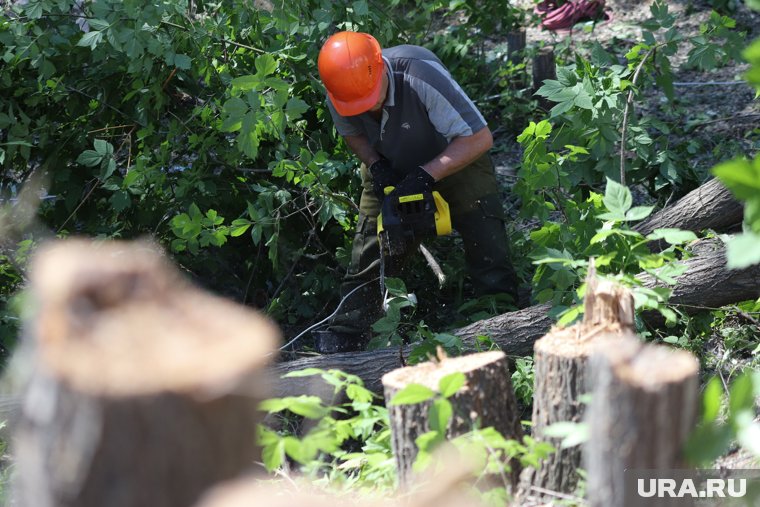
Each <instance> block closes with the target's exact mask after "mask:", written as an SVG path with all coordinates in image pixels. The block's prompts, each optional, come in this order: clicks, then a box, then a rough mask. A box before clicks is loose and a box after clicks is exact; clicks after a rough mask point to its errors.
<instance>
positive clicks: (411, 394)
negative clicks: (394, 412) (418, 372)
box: [390, 384, 435, 406]
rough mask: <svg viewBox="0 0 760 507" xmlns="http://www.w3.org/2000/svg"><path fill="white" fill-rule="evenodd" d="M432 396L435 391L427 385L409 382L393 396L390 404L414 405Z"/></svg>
mask: <svg viewBox="0 0 760 507" xmlns="http://www.w3.org/2000/svg"><path fill="white" fill-rule="evenodd" d="M434 396H435V392H434V391H433V390H432V389H430V388H429V387H425V386H423V385H420V384H409V385H408V386H406V387H405V388H403V389H402V390H400V391H399V392H397V393H396V394H395V395H394V396H393V399H391V402H390V405H392V406H398V405H415V404H417V403H422V402H424V401H428V400H429V399H431V398H433V397H434Z"/></svg>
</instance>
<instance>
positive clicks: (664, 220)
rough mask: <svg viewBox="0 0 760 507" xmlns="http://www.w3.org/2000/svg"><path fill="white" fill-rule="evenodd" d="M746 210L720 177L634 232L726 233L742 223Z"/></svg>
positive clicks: (658, 245) (660, 244)
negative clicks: (681, 230)
mask: <svg viewBox="0 0 760 507" xmlns="http://www.w3.org/2000/svg"><path fill="white" fill-rule="evenodd" d="M743 213H744V209H743V206H742V204H741V203H740V202H739V201H737V200H736V198H735V197H734V196H733V194H732V193H731V191H730V190H728V189H727V188H726V187H725V186H724V185H723V183H721V182H720V180H718V179H717V178H714V179H711V180H710V181H708V182H707V183H704V184H702V185H701V186H699V187H698V188H696V189H694V190H692V191H691V192H689V193H688V194H686V195H685V196H684V197H682V198H681V199H679V200H678V201H676V202H675V203H674V204H673V205H672V206H668V207H666V208H664V209H662V210H660V211H658V212H656V213H654V214H652V215H651V216H649V218H647V219H646V220H644V221H643V222H641V223H639V224H637V225H636V226H635V227H634V230H635V231H637V232H640V233H641V234H643V235H644V236H646V235H647V234H650V233H651V232H652V231H654V230H655V229H669V228H675V229H684V230H687V231H694V232H698V231H701V230H704V229H713V230H715V231H719V232H725V231H728V230H731V229H733V228H736V227H737V226H739V225H740V224H741V223H742V218H743ZM650 248H652V249H653V250H655V251H661V250H664V249H665V248H667V243H665V242H664V241H660V242H657V243H654V242H652V243H650Z"/></svg>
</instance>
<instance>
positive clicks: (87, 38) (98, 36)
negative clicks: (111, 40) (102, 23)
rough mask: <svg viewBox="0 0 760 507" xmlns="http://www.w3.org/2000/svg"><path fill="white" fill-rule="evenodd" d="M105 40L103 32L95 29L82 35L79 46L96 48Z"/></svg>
mask: <svg viewBox="0 0 760 507" xmlns="http://www.w3.org/2000/svg"><path fill="white" fill-rule="evenodd" d="M102 40H103V32H99V31H97V30H93V31H91V32H87V33H86V34H84V35H83V36H82V38H81V39H79V42H77V46H82V47H88V46H89V47H90V49H95V47H96V46H97V45H98V44H100V41H102Z"/></svg>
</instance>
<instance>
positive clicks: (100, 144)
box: [93, 139, 113, 155]
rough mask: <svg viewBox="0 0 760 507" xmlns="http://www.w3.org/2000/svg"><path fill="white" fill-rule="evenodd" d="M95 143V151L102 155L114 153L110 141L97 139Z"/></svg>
mask: <svg viewBox="0 0 760 507" xmlns="http://www.w3.org/2000/svg"><path fill="white" fill-rule="evenodd" d="M93 144H94V145H95V151H97V152H98V153H100V154H101V155H110V154H111V153H113V146H111V144H110V143H109V142H108V141H104V140H103V139H95V142H94V143H93ZM109 147H110V148H109Z"/></svg>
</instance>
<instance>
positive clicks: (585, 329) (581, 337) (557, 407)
mask: <svg viewBox="0 0 760 507" xmlns="http://www.w3.org/2000/svg"><path fill="white" fill-rule="evenodd" d="M584 307H585V311H584V315H583V321H582V322H580V323H578V324H576V325H574V326H571V327H567V328H553V329H552V330H551V331H550V332H549V333H548V334H547V335H546V336H544V337H543V338H541V339H540V340H538V341H537V342H536V345H535V356H534V364H535V376H534V378H535V382H534V386H535V387H534V392H533V418H532V423H533V425H532V428H533V430H532V436H533V437H534V438H536V439H537V440H539V441H545V442H548V443H550V444H551V445H552V446H553V447H554V448H555V449H556V451H555V452H554V453H553V454H550V455H549V456H548V457H547V458H546V459H545V460H543V461H542V463H541V467H540V468H538V469H533V468H529V469H526V471H525V473H524V474H523V476H522V479H521V480H522V482H521V496H523V497H525V498H527V497H529V496H530V497H541V496H542V495H541V493H540V491H542V490H543V491H546V490H548V491H554V492H559V493H566V494H569V493H573V492H574V491H575V488H576V486H577V484H578V481H579V480H580V478H581V477H580V475H579V474H578V469H579V468H580V467H581V449H580V447H579V446H572V447H567V448H563V447H562V446H561V443H562V439H561V438H553V437H549V436H547V435H546V429H547V428H548V427H549V426H551V425H553V424H556V423H566V422H572V423H580V422H581V420H582V419H583V414H584V411H585V408H586V405H585V403H584V401H583V399H582V396H583V395H585V394H587V393H590V391H591V388H592V386H591V384H590V382H589V374H588V363H589V357H590V355H591V353H592V352H593V351H594V349H595V348H596V347H597V346H598V344H599V343H600V342H601V341H602V340H605V339H608V338H609V337H610V336H629V337H635V335H634V333H633V330H634V327H635V326H634V305H633V297H632V295H631V293H630V291H629V290H628V289H626V288H624V287H621V286H619V285H615V284H613V283H611V282H609V281H606V280H601V281H600V280H598V279H597V278H596V272H595V269H594V264H593V260H592V263H591V267H590V269H589V274H588V276H587V277H586V294H585V297H584Z"/></svg>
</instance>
